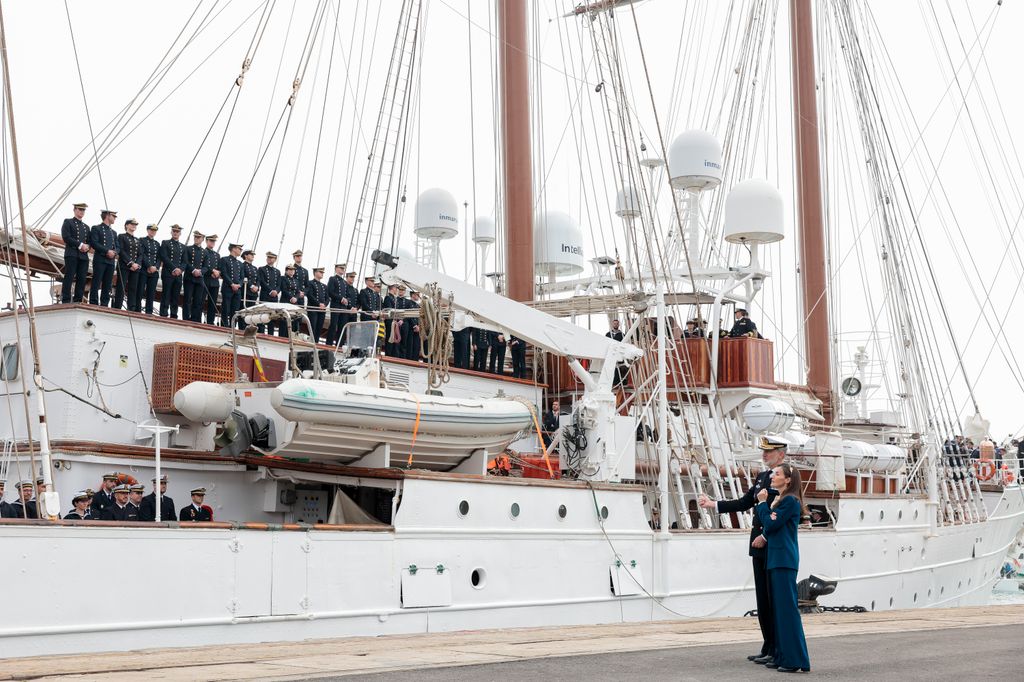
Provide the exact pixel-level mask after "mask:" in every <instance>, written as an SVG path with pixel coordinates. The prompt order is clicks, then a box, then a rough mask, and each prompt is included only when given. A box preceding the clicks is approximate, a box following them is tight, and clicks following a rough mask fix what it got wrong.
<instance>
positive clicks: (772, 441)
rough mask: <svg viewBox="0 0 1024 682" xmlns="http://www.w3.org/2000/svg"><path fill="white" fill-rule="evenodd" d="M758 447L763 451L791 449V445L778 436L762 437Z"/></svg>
mask: <svg viewBox="0 0 1024 682" xmlns="http://www.w3.org/2000/svg"><path fill="white" fill-rule="evenodd" d="M757 447H758V448H760V449H761V450H778V449H780V448H781V449H783V450H785V449H786V448H787V447H789V443H787V442H786V441H784V440H782V439H781V438H779V437H778V436H761V440H760V442H758V444H757Z"/></svg>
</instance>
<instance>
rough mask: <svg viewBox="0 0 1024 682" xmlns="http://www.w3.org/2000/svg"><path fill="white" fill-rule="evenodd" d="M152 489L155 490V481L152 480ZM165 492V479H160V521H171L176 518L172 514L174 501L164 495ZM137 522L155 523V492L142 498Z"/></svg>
mask: <svg viewBox="0 0 1024 682" xmlns="http://www.w3.org/2000/svg"><path fill="white" fill-rule="evenodd" d="M153 487H154V488H156V479H155V478H154V479H153ZM166 492H167V477H166V476H161V477H160V520H161V521H173V520H174V519H175V518H177V515H176V514H175V513H174V500H172V499H171V498H170V497H168V496H167V495H165V494H164V493H166ZM139 521H156V492H152V493H150V494H148V495H146V496H145V497H143V498H142V504H141V505H139Z"/></svg>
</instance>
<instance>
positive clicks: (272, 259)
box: [256, 251, 288, 336]
mask: <svg viewBox="0 0 1024 682" xmlns="http://www.w3.org/2000/svg"><path fill="white" fill-rule="evenodd" d="M275 263H277V254H276V253H274V252H273V251H267V264H266V265H261V266H260V267H258V268H256V283H257V285H258V286H259V291H260V295H259V296H260V302H261V303H281V302H282V301H284V298H283V297H282V296H281V271H280V270H278V269H277V266H276V265H275ZM276 324H277V333H278V336H288V332H287V331H286V330H285V328H284V327H285V325H284V322H279V323H276ZM259 331H260V333H261V334H262V333H263V331H264V327H263V325H262V324H261V325H259ZM270 333H271V334H273V333H274V330H273V327H272V328H271V329H270Z"/></svg>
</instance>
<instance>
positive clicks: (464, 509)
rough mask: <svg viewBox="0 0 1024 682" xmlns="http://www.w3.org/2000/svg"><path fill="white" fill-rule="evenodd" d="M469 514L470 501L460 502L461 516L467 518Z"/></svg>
mask: <svg viewBox="0 0 1024 682" xmlns="http://www.w3.org/2000/svg"><path fill="white" fill-rule="evenodd" d="M468 513H469V501H468V500H463V501H462V502H459V516H465V515H466V514H468Z"/></svg>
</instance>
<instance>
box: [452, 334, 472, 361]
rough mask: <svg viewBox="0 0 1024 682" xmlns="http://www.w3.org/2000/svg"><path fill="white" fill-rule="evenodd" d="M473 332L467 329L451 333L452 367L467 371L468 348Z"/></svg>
mask: <svg viewBox="0 0 1024 682" xmlns="http://www.w3.org/2000/svg"><path fill="white" fill-rule="evenodd" d="M472 335H473V332H472V330H471V329H470V328H469V327H465V328H464V329H460V330H459V331H457V332H452V356H453V357H452V365H454V366H455V367H458V368H459V369H469V346H470V341H471V340H472Z"/></svg>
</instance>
